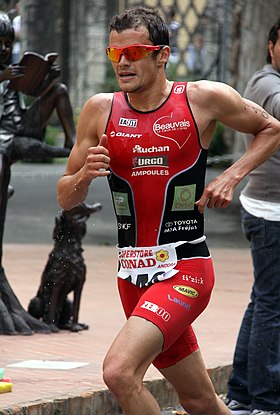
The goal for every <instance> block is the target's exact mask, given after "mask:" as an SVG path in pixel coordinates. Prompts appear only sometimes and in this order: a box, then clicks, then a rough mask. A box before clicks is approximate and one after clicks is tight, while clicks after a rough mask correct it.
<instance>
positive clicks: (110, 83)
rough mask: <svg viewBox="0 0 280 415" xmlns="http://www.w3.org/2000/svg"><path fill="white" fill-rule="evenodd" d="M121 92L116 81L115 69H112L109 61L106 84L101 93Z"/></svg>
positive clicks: (102, 86)
mask: <svg viewBox="0 0 280 415" xmlns="http://www.w3.org/2000/svg"><path fill="white" fill-rule="evenodd" d="M119 90H120V88H119V85H118V82H117V79H116V75H115V72H114V69H113V68H112V64H111V63H110V62H109V61H107V62H106V76H105V83H104V84H102V85H101V87H100V92H115V91H119Z"/></svg>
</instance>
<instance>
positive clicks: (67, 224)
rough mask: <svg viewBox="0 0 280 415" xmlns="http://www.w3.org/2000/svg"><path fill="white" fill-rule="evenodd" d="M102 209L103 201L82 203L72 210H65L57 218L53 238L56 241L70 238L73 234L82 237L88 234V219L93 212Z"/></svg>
mask: <svg viewBox="0 0 280 415" xmlns="http://www.w3.org/2000/svg"><path fill="white" fill-rule="evenodd" d="M100 209H102V205H101V203H98V202H97V203H93V204H92V205H90V204H88V203H84V202H83V203H80V204H79V205H78V206H75V207H74V208H73V209H70V210H63V211H62V212H60V214H59V215H58V216H57V217H56V219H55V227H54V231H53V239H54V240H55V241H62V240H63V239H65V238H68V239H69V238H70V237H71V235H73V236H75V238H77V237H79V238H80V239H82V238H83V237H84V236H85V234H86V221H87V220H88V218H89V217H90V215H91V214H92V213H95V212H97V211H99V210H100Z"/></svg>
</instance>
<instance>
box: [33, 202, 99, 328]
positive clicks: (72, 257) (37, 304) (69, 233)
mask: <svg viewBox="0 0 280 415" xmlns="http://www.w3.org/2000/svg"><path fill="white" fill-rule="evenodd" d="M101 208H102V205H101V204H100V203H94V204H92V205H89V204H86V203H81V204H80V205H78V206H76V207H74V208H73V209H71V210H69V211H65V210H63V211H62V212H60V214H59V215H58V216H57V217H56V218H55V227H54V231H53V240H54V247H53V249H52V251H51V252H50V254H49V259H48V262H47V264H46V266H45V269H44V271H43V273H42V277H41V283H40V286H39V289H38V292H37V295H36V297H34V298H33V299H31V301H30V303H29V306H28V312H29V314H31V315H32V316H33V317H36V318H37V319H42V320H43V321H44V322H45V323H47V324H49V325H50V327H51V331H53V332H57V331H59V329H67V330H70V331H74V332H77V331H80V330H87V329H88V325H87V324H82V323H79V322H78V316H79V308H80V302H81V294H82V289H83V285H84V283H85V279H86V265H85V262H84V258H83V255H82V252H83V248H82V243H81V242H82V239H83V237H84V236H85V234H86V221H87V220H88V218H89V217H90V215H91V214H92V213H94V212H97V211H98V210H100V209H101ZM70 292H73V293H74V297H73V301H70V300H69V299H68V298H67V296H68V294H69V293H70Z"/></svg>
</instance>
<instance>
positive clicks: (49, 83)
mask: <svg viewBox="0 0 280 415" xmlns="http://www.w3.org/2000/svg"><path fill="white" fill-rule="evenodd" d="M13 41H14V29H13V26H12V23H11V21H10V20H9V17H8V16H7V15H6V14H4V13H1V14H0V46H1V49H0V334H17V333H20V334H32V333H33V332H34V331H36V332H50V328H49V327H48V326H47V325H46V324H45V323H43V322H40V321H38V320H37V319H35V318H34V317H32V316H31V315H30V314H29V313H27V312H26V311H25V310H24V309H23V308H22V307H21V305H20V303H19V301H18V299H17V297H16V296H15V295H14V293H13V291H12V289H11V287H10V285H9V283H8V280H7V278H6V275H5V272H4V269H3V267H2V248H3V231H4V223H5V217H6V208H7V198H8V195H9V193H11V192H8V188H9V182H10V176H11V165H12V164H13V163H14V162H16V161H18V160H25V159H28V160H30V159H31V160H36V159H40V160H41V159H42V158H49V157H51V158H54V157H67V156H68V155H69V153H70V150H71V148H72V146H73V143H74V141H75V134H76V131H75V124H74V120H73V111H72V107H71V103H70V100H69V95H68V91H67V88H66V86H65V85H63V84H61V83H59V82H58V81H57V79H58V76H59V74H60V68H59V66H58V65H56V64H55V63H54V60H53V61H51V65H50V68H49V71H48V73H47V75H46V76H45V78H44V80H43V82H42V83H41V84H40V85H39V87H37V89H36V90H35V91H34V95H35V97H33V100H32V103H31V104H30V105H29V106H28V107H26V106H25V105H24V99H23V96H22V94H21V92H19V91H18V90H17V89H18V88H14V86H13V84H16V83H17V82H16V81H17V80H19V79H20V78H22V79H23V80H24V79H26V83H28V77H26V74H27V73H28V67H25V66H23V65H20V64H11V65H8V66H6V65H5V62H8V61H9V59H10V57H11V53H12V47H13ZM23 84H24V82H23ZM54 110H56V111H57V114H58V117H59V120H60V122H61V125H62V128H63V131H64V134H65V142H64V148H62V147H54V146H50V145H47V144H46V143H45V129H46V126H47V123H48V120H49V118H50V116H51V114H52V112H53V111H54Z"/></svg>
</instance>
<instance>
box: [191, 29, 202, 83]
mask: <svg viewBox="0 0 280 415" xmlns="http://www.w3.org/2000/svg"><path fill="white" fill-rule="evenodd" d="M205 60H206V49H205V47H204V40H203V35H202V33H195V34H194V35H193V39H192V43H191V44H190V45H189V46H188V58H187V68H188V79H189V80H193V81H195V80H198V79H201V78H202V76H203V72H204V71H205Z"/></svg>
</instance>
